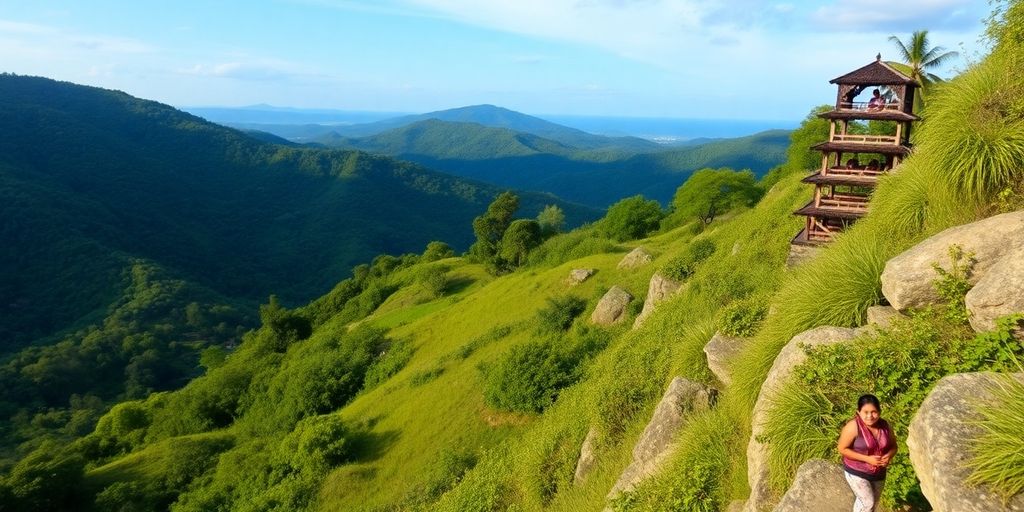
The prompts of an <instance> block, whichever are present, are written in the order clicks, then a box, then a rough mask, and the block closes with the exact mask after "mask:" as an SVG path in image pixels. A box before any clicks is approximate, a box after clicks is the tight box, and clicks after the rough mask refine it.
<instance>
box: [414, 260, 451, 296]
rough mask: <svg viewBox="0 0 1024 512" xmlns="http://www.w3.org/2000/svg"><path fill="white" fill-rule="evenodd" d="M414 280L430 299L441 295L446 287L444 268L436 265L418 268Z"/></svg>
mask: <svg viewBox="0 0 1024 512" xmlns="http://www.w3.org/2000/svg"><path fill="white" fill-rule="evenodd" d="M416 282H417V283H419V285H420V286H421V287H422V288H423V290H424V291H425V292H427V296H428V297H430V298H431V299H437V298H440V297H443V296H444V292H445V290H446V289H447V288H448V276H447V274H446V273H445V269H444V268H442V267H438V266H429V267H425V268H423V269H422V270H420V271H419V272H418V273H417V274H416Z"/></svg>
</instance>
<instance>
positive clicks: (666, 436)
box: [608, 377, 718, 499]
mask: <svg viewBox="0 0 1024 512" xmlns="http://www.w3.org/2000/svg"><path fill="white" fill-rule="evenodd" d="M717 395H718V392H717V391H715V390H714V389H712V388H709V387H707V386H704V385H702V384H698V383H696V382H692V381H689V380H686V379H684V378H682V377H676V378H674V379H672V383H671V384H669V386H668V390H666V391H665V395H664V396H663V397H662V398H661V401H660V402H658V406H657V407H656V408H655V409H654V415H653V416H652V417H651V421H650V422H648V423H647V427H646V428H644V432H643V434H641V435H640V439H639V440H638V441H637V442H636V446H634V447H633V461H632V463H631V464H630V465H629V466H628V467H626V469H625V470H624V471H623V472H622V475H621V476H620V477H619V480H618V481H617V482H615V486H614V487H612V490H611V492H609V493H608V499H612V498H614V497H616V496H618V495H619V494H620V493H622V492H626V491H631V490H633V488H634V487H635V486H636V485H637V484H638V483H640V482H641V481H642V480H643V479H645V478H647V477H649V476H651V475H653V474H655V473H657V471H658V470H659V469H661V466H662V465H663V464H664V463H665V461H666V460H667V459H668V458H669V457H670V456H671V455H672V452H673V450H674V449H675V446H676V445H675V437H676V433H677V431H678V430H679V427H681V426H682V424H683V420H684V419H686V417H687V416H688V415H689V414H690V413H691V412H693V411H700V410H707V409H709V408H711V406H712V405H714V403H715V399H716V397H717Z"/></svg>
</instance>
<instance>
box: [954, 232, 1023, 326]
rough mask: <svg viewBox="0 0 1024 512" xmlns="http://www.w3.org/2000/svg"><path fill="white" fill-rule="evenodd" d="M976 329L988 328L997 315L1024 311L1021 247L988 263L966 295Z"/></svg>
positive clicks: (972, 322) (968, 308)
mask: <svg viewBox="0 0 1024 512" xmlns="http://www.w3.org/2000/svg"><path fill="white" fill-rule="evenodd" d="M965 302H966V303H967V310H968V311H970V312H971V327H974V330H975V331H978V332H981V331H991V330H993V329H995V328H996V319H997V318H999V317H1003V316H1006V315H1009V314H1013V313H1024V250H1022V249H1018V250H1016V251H1013V252H1010V253H1008V254H1006V255H1005V256H1003V258H1002V259H1000V260H999V261H997V262H995V263H994V264H993V265H992V266H991V267H989V269H988V272H986V273H985V275H984V276H983V277H982V278H981V279H979V280H978V283H977V284H975V285H974V287H973V288H971V290H970V291H969V292H967V297H966V298H965Z"/></svg>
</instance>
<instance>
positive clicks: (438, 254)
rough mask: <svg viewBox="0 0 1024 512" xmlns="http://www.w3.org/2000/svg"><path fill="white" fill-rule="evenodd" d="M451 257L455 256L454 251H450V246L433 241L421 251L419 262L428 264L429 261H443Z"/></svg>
mask: <svg viewBox="0 0 1024 512" xmlns="http://www.w3.org/2000/svg"><path fill="white" fill-rule="evenodd" d="M452 256H455V251H454V250H452V247H451V246H450V245H448V244H446V243H444V242H438V241H436V240H435V241H433V242H430V243H428V244H427V248H426V250H424V251H423V255H422V256H421V257H420V261H422V262H423V263H430V262H431V261H437V260H443V259H445V258H451V257H452Z"/></svg>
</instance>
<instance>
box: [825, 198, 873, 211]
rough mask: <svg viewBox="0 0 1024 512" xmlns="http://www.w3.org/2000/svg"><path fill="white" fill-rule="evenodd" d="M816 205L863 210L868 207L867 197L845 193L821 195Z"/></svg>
mask: <svg viewBox="0 0 1024 512" xmlns="http://www.w3.org/2000/svg"><path fill="white" fill-rule="evenodd" d="M818 207H823V208H838V209H841V210H853V211H864V210H867V209H868V198H867V197H864V196H854V195H847V194H833V195H832V196H831V197H822V198H821V200H820V201H819V202H818Z"/></svg>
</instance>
